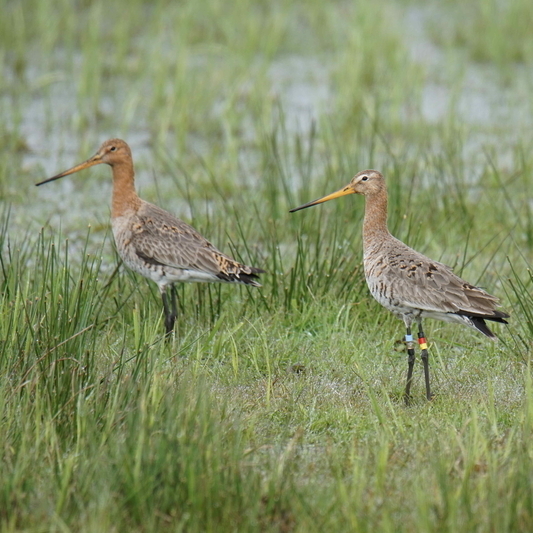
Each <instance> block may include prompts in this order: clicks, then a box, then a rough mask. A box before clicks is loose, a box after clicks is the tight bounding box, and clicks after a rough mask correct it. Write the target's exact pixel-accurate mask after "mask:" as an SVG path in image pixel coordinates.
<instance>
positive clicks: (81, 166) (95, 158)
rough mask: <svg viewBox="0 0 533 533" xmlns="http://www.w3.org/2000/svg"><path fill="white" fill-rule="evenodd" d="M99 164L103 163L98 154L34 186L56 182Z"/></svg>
mask: <svg viewBox="0 0 533 533" xmlns="http://www.w3.org/2000/svg"><path fill="white" fill-rule="evenodd" d="M100 163H103V161H102V157H101V156H100V155H99V154H96V155H94V156H93V157H91V159H87V161H85V162H84V163H80V164H79V165H76V166H75V167H72V168H69V169H68V170H65V172H61V174H57V175H56V176H53V177H52V178H48V179H47V180H44V181H40V182H39V183H36V184H35V185H36V186H37V187H38V186H39V185H44V184H45V183H48V182H49V181H54V180H58V179H59V178H62V177H64V176H68V175H69V174H74V172H78V170H83V169H84V168H89V167H93V166H94V165H99V164H100Z"/></svg>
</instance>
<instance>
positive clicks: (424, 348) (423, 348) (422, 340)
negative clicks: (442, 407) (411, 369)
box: [418, 324, 431, 400]
mask: <svg viewBox="0 0 533 533" xmlns="http://www.w3.org/2000/svg"><path fill="white" fill-rule="evenodd" d="M418 344H420V357H421V358H422V364H423V365H424V378H425V380H426V398H427V399H428V400H431V389H430V388H429V354H428V345H427V342H426V337H425V335H424V332H423V331H422V324H419V325H418Z"/></svg>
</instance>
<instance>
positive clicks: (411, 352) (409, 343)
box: [405, 326, 415, 405]
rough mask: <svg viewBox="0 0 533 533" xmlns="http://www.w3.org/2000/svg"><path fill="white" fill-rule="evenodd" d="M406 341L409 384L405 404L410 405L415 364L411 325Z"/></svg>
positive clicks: (406, 387) (406, 389)
mask: <svg viewBox="0 0 533 533" xmlns="http://www.w3.org/2000/svg"><path fill="white" fill-rule="evenodd" d="M405 343H406V344H407V355H408V359H407V363H408V365H409V366H408V368H407V384H406V385H405V405H409V400H410V399H411V382H412V381H413V367H414V366H415V347H414V343H413V336H412V335H411V328H410V327H409V326H408V327H407V332H406V334H405Z"/></svg>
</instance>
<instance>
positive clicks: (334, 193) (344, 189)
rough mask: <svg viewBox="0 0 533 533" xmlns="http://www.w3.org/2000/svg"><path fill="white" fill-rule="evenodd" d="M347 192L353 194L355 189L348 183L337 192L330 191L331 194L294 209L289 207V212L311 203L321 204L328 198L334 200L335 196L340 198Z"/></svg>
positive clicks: (308, 205)
mask: <svg viewBox="0 0 533 533" xmlns="http://www.w3.org/2000/svg"><path fill="white" fill-rule="evenodd" d="M347 194H355V191H354V190H353V188H352V187H351V186H350V185H346V187H343V188H342V189H340V190H338V191H337V192H332V193H331V194H328V195H327V196H323V197H322V198H319V199H318V200H313V201H312V202H308V203H307V204H304V205H301V206H300V207H295V208H294V209H291V210H290V211H289V213H294V212H295V211H300V209H306V208H307V207H312V206H313V205H317V204H321V203H323V202H327V201H328V200H334V199H335V198H340V197H341V196H346V195H347Z"/></svg>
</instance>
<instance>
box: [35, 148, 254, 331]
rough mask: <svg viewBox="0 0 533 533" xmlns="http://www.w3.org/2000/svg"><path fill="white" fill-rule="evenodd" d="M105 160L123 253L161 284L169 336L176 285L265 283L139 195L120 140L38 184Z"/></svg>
mask: <svg viewBox="0 0 533 533" xmlns="http://www.w3.org/2000/svg"><path fill="white" fill-rule="evenodd" d="M101 163H106V164H107V165H109V166H110V167H111V170H112V171H113V199H112V209H111V226H112V228H113V236H114V238H115V243H116V246H117V250H118V253H119V255H120V257H121V258H122V260H123V261H124V263H125V264H126V265H127V266H128V267H129V268H131V269H132V270H134V271H135V272H138V273H139V274H141V275H143V276H144V277H146V278H148V279H151V280H152V281H154V282H155V283H157V285H158V287H159V290H160V292H161V296H162V299H163V307H164V310H165V328H166V334H167V335H169V334H170V333H171V332H172V330H173V329H174V323H175V321H176V317H177V305H176V289H175V287H174V283H176V282H179V281H186V282H225V283H244V284H246V285H251V286H252V287H260V286H261V285H260V284H259V283H258V282H257V281H256V280H257V279H258V274H260V273H262V272H264V270H262V269H260V268H255V267H250V266H246V265H243V264H241V263H238V262H237V261H235V260H233V259H231V257H228V256H227V255H225V254H223V253H222V252H220V251H219V250H217V249H216V248H215V247H214V246H213V245H212V244H211V243H210V242H209V241H207V240H206V239H204V237H202V236H201V235H200V234H199V233H198V232H197V231H196V230H195V229H194V228H193V227H191V226H189V225H188V224H186V223H185V222H183V221H182V220H180V219H179V218H176V217H175V216H173V215H171V214H170V213H167V212H166V211H164V210H163V209H160V208H159V207H157V206H156V205H153V204H150V203H148V202H145V201H144V200H141V198H139V196H137V192H136V191H135V182H134V177H135V172H134V169H133V159H132V156H131V150H130V147H129V146H128V145H127V144H126V143H125V142H124V141H122V140H120V139H110V140H109V141H106V142H104V143H103V144H102V146H101V147H100V149H99V150H98V152H97V153H96V154H95V155H94V156H93V157H91V158H90V159H88V160H87V161H85V162H84V163H81V164H79V165H76V166H75V167H73V168H71V169H69V170H66V171H65V172H62V173H61V174H57V176H54V177H52V178H49V179H47V180H44V181H41V182H40V183H37V185H43V184H44V183H48V182H49V181H53V180H57V179H59V178H62V177H64V176H68V175H69V174H73V173H74V172H78V171H79V170H83V169H84V168H89V167H92V166H94V165H99V164H101ZM169 287H170V293H171V301H170V305H169V301H168V295H167V289H168V288H169Z"/></svg>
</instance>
